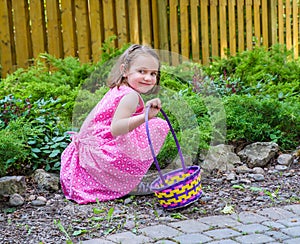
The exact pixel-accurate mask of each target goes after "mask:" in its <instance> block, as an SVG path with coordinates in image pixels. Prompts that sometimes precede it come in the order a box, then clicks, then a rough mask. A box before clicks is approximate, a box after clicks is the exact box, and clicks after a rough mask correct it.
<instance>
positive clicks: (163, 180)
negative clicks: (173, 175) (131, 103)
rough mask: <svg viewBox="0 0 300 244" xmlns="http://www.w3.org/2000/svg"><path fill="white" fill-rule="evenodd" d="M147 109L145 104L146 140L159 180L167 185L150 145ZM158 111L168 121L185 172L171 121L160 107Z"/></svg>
mask: <svg viewBox="0 0 300 244" xmlns="http://www.w3.org/2000/svg"><path fill="white" fill-rule="evenodd" d="M149 110H150V106H147V107H146V114H145V123H146V132H147V137H148V142H149V146H150V149H151V153H152V156H153V159H154V163H155V166H156V168H157V170H158V173H159V177H160V178H161V180H162V182H163V183H164V185H167V183H166V182H165V179H164V177H163V175H162V173H161V169H160V166H159V163H158V161H157V158H156V156H155V152H154V148H153V145H152V142H151V138H150V132H149V124H148V120H149V118H148V117H149ZM160 112H161V113H162V115H163V116H164V117H165V119H166V121H167V123H168V125H169V127H170V131H171V132H172V135H173V137H174V140H175V143H176V146H177V150H178V153H179V156H180V160H181V164H182V168H183V171H184V172H186V167H185V164H184V159H183V156H182V152H181V148H180V145H179V142H178V139H177V137H176V134H175V131H174V129H173V127H172V125H171V123H170V120H169V118H168V116H167V114H166V113H165V112H164V111H163V110H162V109H160Z"/></svg>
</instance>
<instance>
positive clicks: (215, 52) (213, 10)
mask: <svg viewBox="0 0 300 244" xmlns="http://www.w3.org/2000/svg"><path fill="white" fill-rule="evenodd" d="M217 6H218V0H210V39H211V53H212V57H218V56H219V31H218V12H217Z"/></svg>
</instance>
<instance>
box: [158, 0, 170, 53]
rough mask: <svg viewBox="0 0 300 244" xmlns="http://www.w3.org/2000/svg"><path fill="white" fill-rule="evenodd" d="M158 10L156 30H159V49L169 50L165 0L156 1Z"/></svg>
mask: <svg viewBox="0 0 300 244" xmlns="http://www.w3.org/2000/svg"><path fill="white" fill-rule="evenodd" d="M157 4H158V5H157V8H158V9H159V11H158V32H159V49H163V50H169V33H168V19H167V17H168V15H167V0H159V1H157Z"/></svg>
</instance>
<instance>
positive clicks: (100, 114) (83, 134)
mask: <svg viewBox="0 0 300 244" xmlns="http://www.w3.org/2000/svg"><path fill="white" fill-rule="evenodd" d="M159 80H160V61H159V58H158V56H157V54H156V53H155V51H154V50H153V49H151V48H149V47H146V46H141V45H132V46H131V47H129V48H128V49H127V50H126V51H125V52H124V53H123V54H122V55H121V56H120V58H119V59H118V61H117V63H116V65H115V66H114V67H113V69H112V71H111V73H110V77H109V78H108V85H109V87H110V90H109V91H108V92H107V93H106V95H105V96H104V97H103V99H102V100H101V101H100V102H99V103H98V104H97V105H96V106H95V108H94V109H93V110H92V111H91V113H90V114H89V115H88V117H87V118H86V119H85V121H84V123H83V124H82V126H81V128H80V131H79V132H78V133H73V135H72V137H71V138H72V142H71V143H70V144H69V146H68V147H67V148H66V149H65V151H64V152H63V154H62V157H61V172H60V181H61V186H62V190H63V192H64V194H65V196H66V198H67V199H71V200H74V201H76V202H77V203H79V204H86V203H89V202H95V201H96V200H97V199H98V200H99V201H107V200H112V199H116V198H120V197H122V196H124V195H127V194H129V193H132V192H133V191H134V192H136V193H137V194H142V193H144V191H145V189H143V188H144V185H143V184H142V183H143V182H141V180H142V178H143V176H144V175H145V174H146V173H147V171H148V169H149V167H150V166H151V164H152V162H153V157H152V154H151V151H150V148H149V145H148V139H147V134H146V129H145V123H144V122H145V105H144V102H143V99H142V97H141V95H140V94H150V93H156V92H157V91H158V85H159ZM146 106H150V111H149V130H150V134H151V135H150V136H151V139H152V141H153V143H154V145H153V146H154V149H155V153H156V154H158V152H159V150H160V149H161V147H162V145H163V143H164V140H165V138H166V136H167V134H168V131H169V127H168V125H167V123H166V121H164V120H162V119H160V118H156V117H155V116H156V115H157V114H158V112H159V111H160V108H161V101H160V99H159V98H155V99H152V100H150V101H148V102H147V103H146ZM146 190H148V191H149V187H148V189H146ZM145 193H148V192H147V191H146V192H145Z"/></svg>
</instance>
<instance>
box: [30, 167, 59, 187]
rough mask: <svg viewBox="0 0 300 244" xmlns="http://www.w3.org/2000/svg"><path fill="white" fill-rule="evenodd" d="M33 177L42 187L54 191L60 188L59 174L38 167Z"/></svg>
mask: <svg viewBox="0 0 300 244" xmlns="http://www.w3.org/2000/svg"><path fill="white" fill-rule="evenodd" d="M33 179H34V180H35V182H36V183H37V185H38V188H40V189H45V190H52V191H58V189H59V176H58V175H57V174H53V173H48V172H46V171H45V170H43V169H37V170H36V171H35V172H34V175H33Z"/></svg>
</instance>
